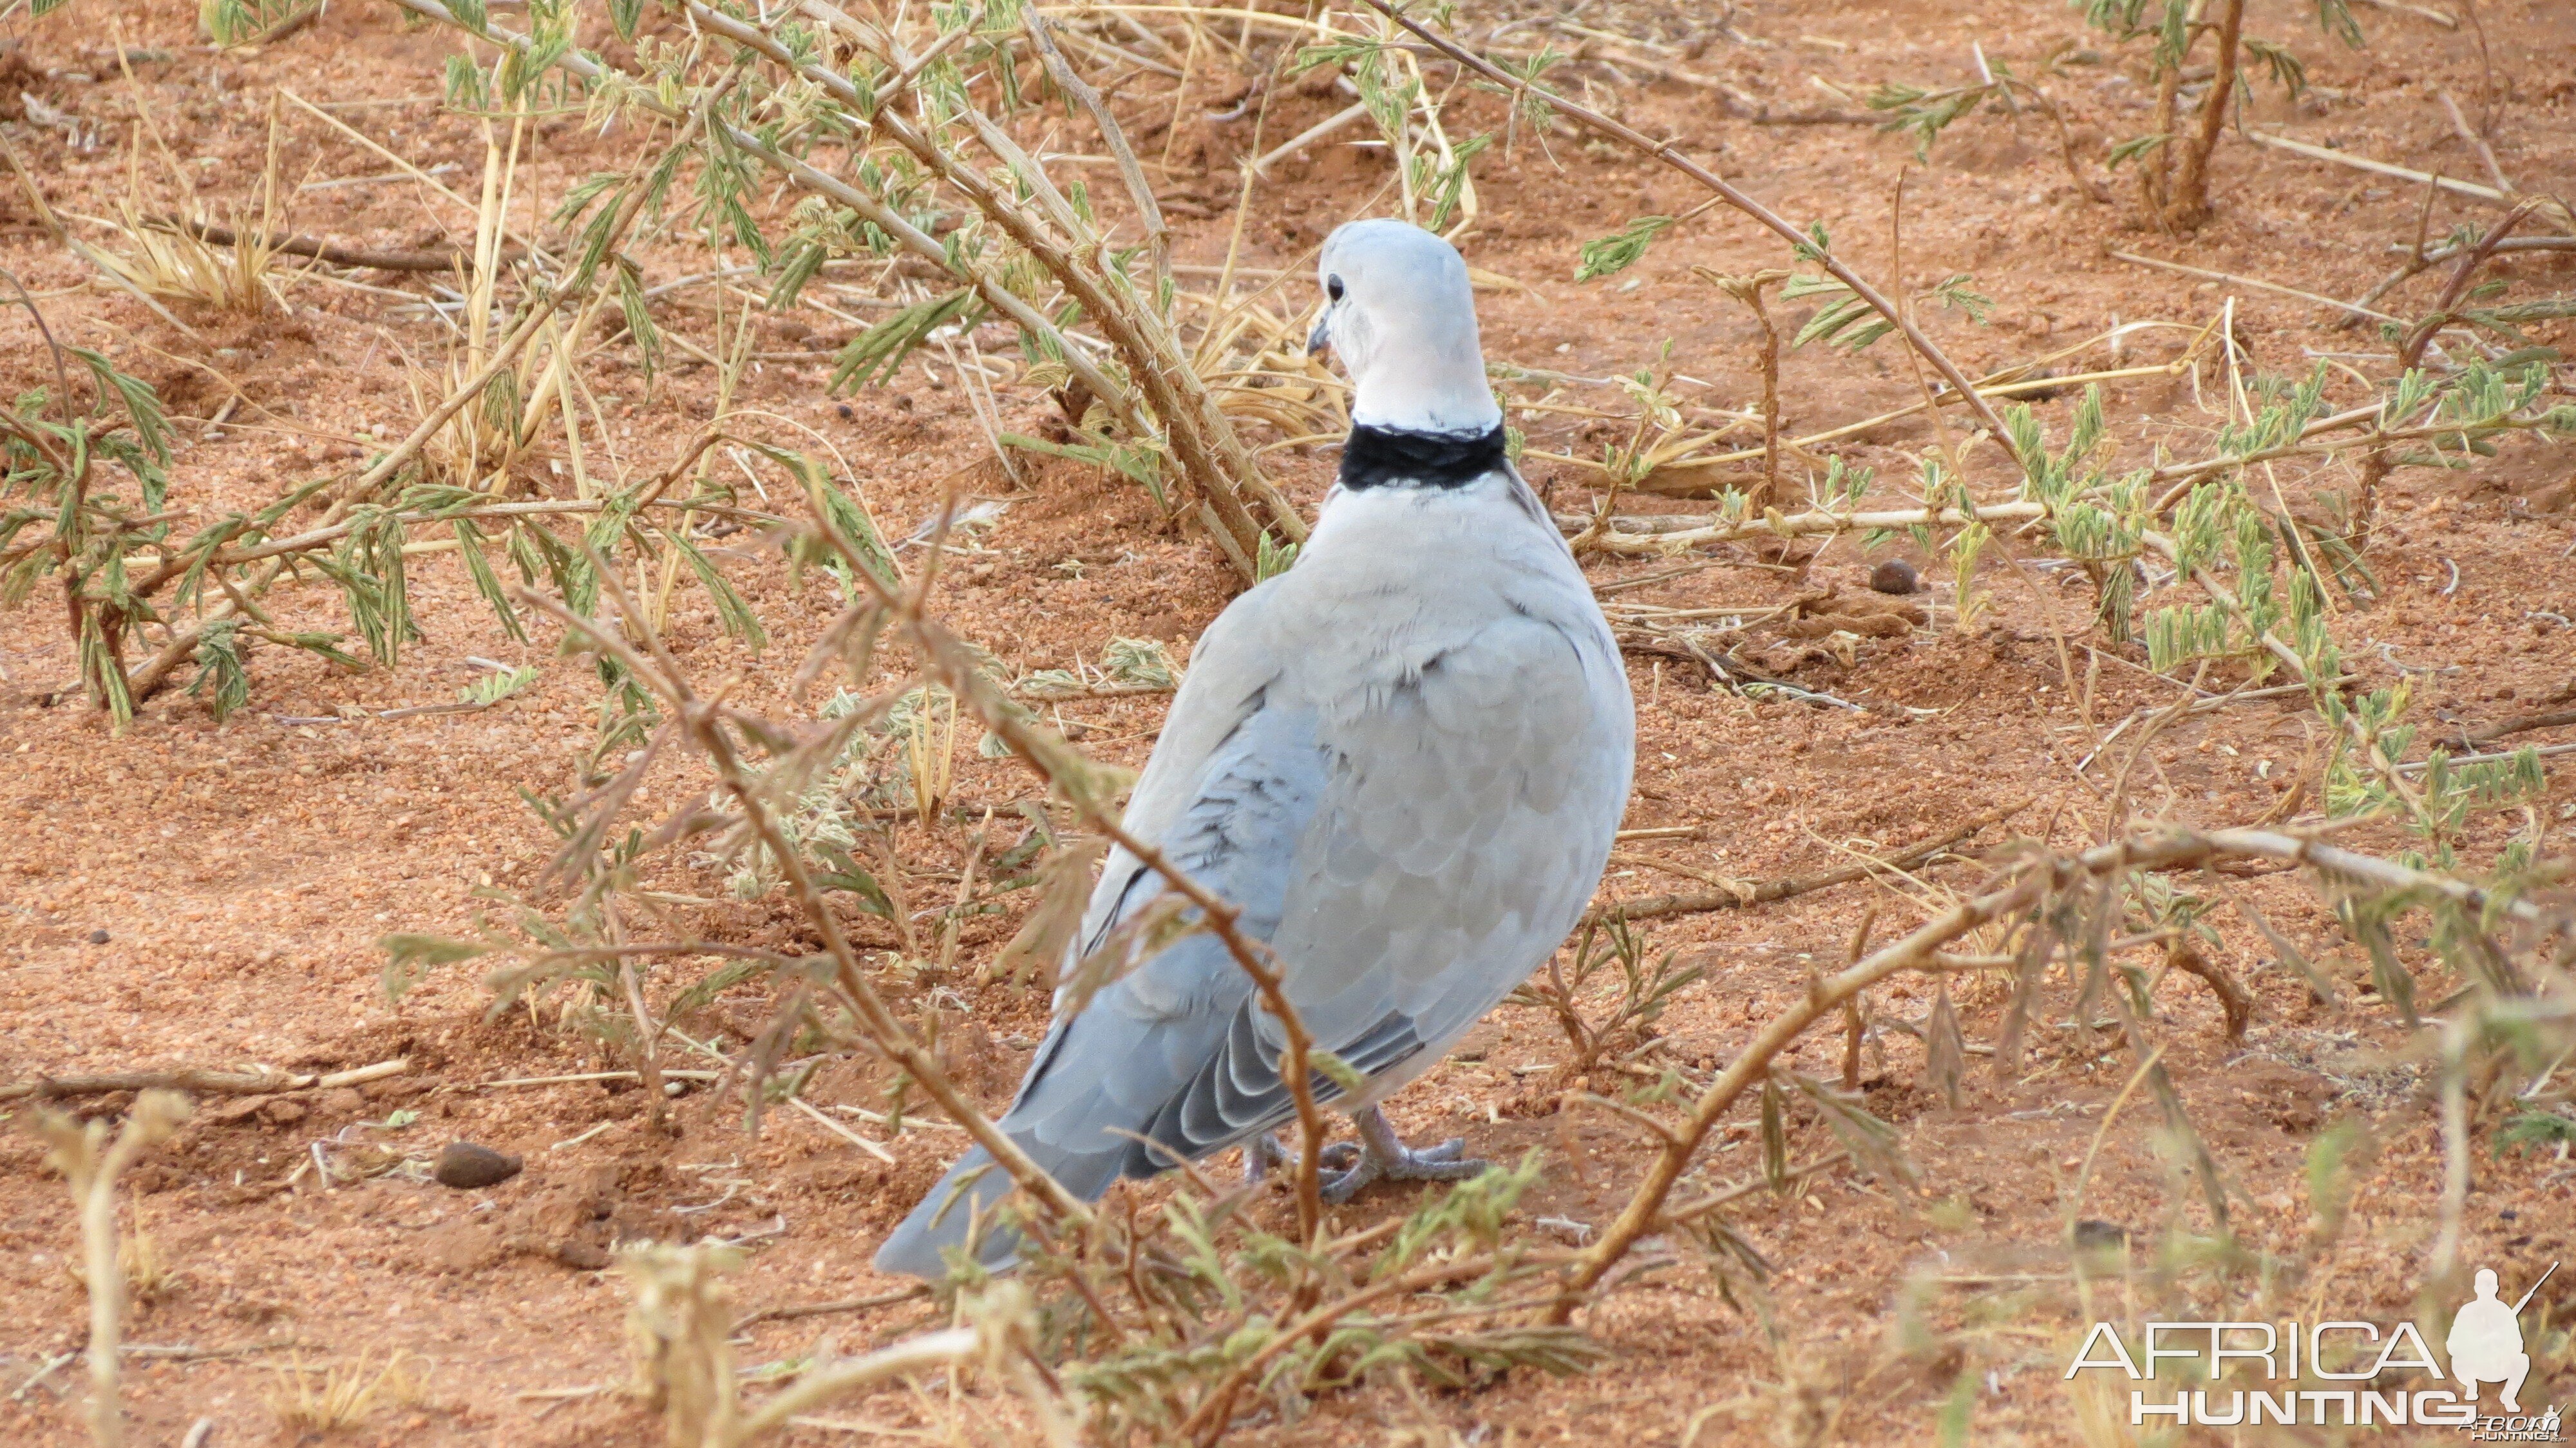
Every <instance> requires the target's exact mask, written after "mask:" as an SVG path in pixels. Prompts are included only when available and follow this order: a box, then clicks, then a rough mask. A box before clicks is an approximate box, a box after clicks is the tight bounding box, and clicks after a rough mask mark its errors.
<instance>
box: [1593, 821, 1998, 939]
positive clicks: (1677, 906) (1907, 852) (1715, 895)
mask: <svg viewBox="0 0 2576 1448" xmlns="http://www.w3.org/2000/svg"><path fill="white" fill-rule="evenodd" d="M2030 806H2031V801H2030V800H2027V799H2025V800H2023V801H2022V802H2021V803H2019V804H2010V805H2004V806H2002V807H2000V808H1997V809H1990V810H1987V811H1986V812H1985V813H1983V814H1981V815H1978V816H1976V817H1975V818H1973V819H1970V820H1968V821H1966V822H1965V823H1963V824H1960V825H1957V826H1955V827H1953V828H1951V829H1949V830H1946V831H1944V832H1942V834H1941V835H1940V836H1938V837H1937V838H1934V839H1929V840H1925V841H1923V842H1921V843H1919V844H1915V845H1909V846H1907V847H1906V848H1905V849H1903V850H1900V851H1898V852H1897V853H1895V854H1893V855H1890V856H1888V857H1887V858H1886V859H1885V860H1872V861H1870V862H1869V863H1867V864H1860V865H1849V866H1845V867H1844V868H1842V869H1839V870H1828V871H1826V872H1825V873H1823V874H1821V875H1804V876H1796V877H1792V878H1789V879H1785V880H1768V881H1765V882H1763V883H1762V884H1759V885H1756V884H1753V883H1751V882H1749V881H1748V882H1746V883H1745V884H1744V885H1742V886H1741V887H1738V888H1734V889H1725V890H1710V891H1704V892H1702V893H1699V894H1695V895H1657V896H1653V897H1651V898H1648V899H1644V900H1632V901H1628V902H1626V903H1624V904H1610V905H1596V906H1594V907H1593V908H1592V909H1591V910H1590V911H1589V912H1587V913H1586V914H1585V915H1584V917H1583V918H1584V923H1586V924H1590V923H1593V922H1595V921H1599V920H1654V919H1659V918H1661V917H1663V916H1667V915H1697V914H1700V913H1703V912H1705V911H1710V910H1742V909H1746V908H1749V907H1751V906H1755V905H1768V904H1770V903H1771V902H1773V901H1775V900H1786V899H1789V898H1790V897H1791V896H1795V895H1806V894H1810V893H1813V892H1814V891H1817V890H1823V889H1828V888H1830V887H1832V886H1835V885H1847V884H1850V883H1851V882H1852V881H1854V880H1865V879H1867V878H1869V877H1870V876H1871V875H1874V874H1877V873H1879V872H1881V871H1883V870H1910V869H1912V868H1914V867H1915V866H1916V865H1919V864H1921V863H1923V862H1924V861H1925V860H1928V859H1930V858H1932V857H1933V856H1934V855H1937V854H1939V853H1941V852H1942V851H1943V850H1946V849H1949V848H1950V847H1951V846H1953V845H1956V844H1958V843H1959V842H1960V841H1962V840H1965V839H1967V838H1968V837H1969V836H1971V835H1974V834H1976V833H1977V832H1978V831H1980V830H1983V829H1986V828H1987V827H1988V826H1991V825H1996V824H2000V823H2002V822H2003V821H2005V820H2008V819H2011V818H2012V817H2013V816H2014V815H2017V814H2019V813H2021V812H2022V811H2023V810H2026V809H2028V808H2030Z"/></svg>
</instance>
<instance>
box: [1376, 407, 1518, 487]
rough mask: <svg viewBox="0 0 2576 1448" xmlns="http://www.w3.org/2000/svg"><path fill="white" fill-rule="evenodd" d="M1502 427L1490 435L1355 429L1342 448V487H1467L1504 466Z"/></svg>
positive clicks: (1403, 429)
mask: <svg viewBox="0 0 2576 1448" xmlns="http://www.w3.org/2000/svg"><path fill="white" fill-rule="evenodd" d="M1505 459H1506V455H1505V453H1504V451H1503V425H1502V424H1501V423H1499V422H1498V423H1495V424H1494V427H1493V430H1492V431H1491V432H1416V431H1413V430H1411V429H1408V428H1389V427H1371V426H1369V425H1368V424H1366V423H1361V424H1358V425H1357V426H1354V427H1353V428H1352V429H1351V436H1350V440H1349V441H1348V442H1345V443H1344V444H1343V445H1342V473H1341V484H1342V486H1343V487H1345V488H1350V489H1353V490H1358V489H1363V488H1442V489H1447V488H1463V487H1465V486H1467V485H1468V484H1469V483H1472V482H1474V481H1475V480H1476V479H1478V478H1481V477H1483V476H1484V475H1486V474H1487V473H1490V472H1496V471H1499V470H1500V469H1501V468H1503V467H1504V466H1505Z"/></svg>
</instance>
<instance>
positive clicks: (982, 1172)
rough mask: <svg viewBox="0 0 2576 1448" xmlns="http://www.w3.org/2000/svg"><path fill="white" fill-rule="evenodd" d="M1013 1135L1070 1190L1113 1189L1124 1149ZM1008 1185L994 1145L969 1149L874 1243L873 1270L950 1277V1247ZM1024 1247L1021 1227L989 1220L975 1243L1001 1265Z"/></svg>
mask: <svg viewBox="0 0 2576 1448" xmlns="http://www.w3.org/2000/svg"><path fill="white" fill-rule="evenodd" d="M1012 1140H1013V1141H1015V1142H1016V1143H1017V1144H1018V1145H1019V1147H1020V1149H1021V1150H1022V1151H1025V1152H1027V1153H1028V1154H1029V1156H1030V1158H1031V1159H1032V1160H1034V1161H1035V1162H1036V1163H1037V1164H1038V1165H1039V1166H1041V1167H1044V1168H1046V1171H1047V1174H1048V1175H1049V1176H1052V1177H1054V1178H1055V1179H1056V1181H1058V1182H1059V1183H1061V1184H1062V1185H1063V1187H1064V1189H1065V1190H1066V1191H1069V1192H1071V1193H1073V1194H1074V1195H1075V1196H1077V1197H1080V1198H1081V1199H1082V1200H1084V1201H1086V1202H1088V1201H1097V1200H1098V1199H1099V1197H1100V1194H1101V1193H1103V1192H1105V1191H1107V1190H1109V1184H1110V1183H1111V1182H1114V1181H1116V1180H1117V1179H1118V1172H1119V1168H1120V1165H1121V1164H1122V1162H1123V1161H1124V1160H1125V1157H1126V1153H1125V1152H1124V1151H1123V1150H1116V1151H1107V1152H1081V1153H1077V1152H1066V1151H1057V1150H1051V1149H1049V1148H1047V1147H1045V1146H1044V1145H1042V1144H1040V1143H1039V1142H1038V1141H1037V1140H1036V1139H1035V1138H1033V1137H1023V1136H1019V1135H1017V1134H1014V1135H1013V1137H1012ZM1010 1192H1011V1175H1010V1173H1009V1172H1006V1171H1004V1170H1002V1169H1001V1167H1000V1166H999V1165H997V1164H995V1162H994V1161H993V1157H992V1154H991V1153H990V1152H987V1151H986V1150H984V1148H982V1147H980V1146H979V1147H976V1148H975V1149H974V1150H972V1151H969V1152H967V1153H966V1154H965V1155H964V1156H963V1157H960V1158H958V1161H957V1164H956V1165H955V1166H952V1167H950V1168H949V1169H948V1174H947V1175H946V1176H943V1177H941V1178H940V1179H939V1185H937V1186H935V1187H932V1188H931V1189H930V1194H929V1195H928V1196H925V1197H923V1198H922V1199H921V1204H920V1205H919V1206H916V1207H914V1208H913V1209H912V1215H910V1216H908V1217H905V1218H904V1219H903V1221H902V1223H901V1224H900V1225H898V1226H897V1227H896V1228H895V1229H894V1232H893V1233H892V1234H891V1235H889V1236H888V1237H887V1238H886V1240H885V1245H883V1246H881V1247H879V1248H877V1255H876V1259H875V1265H876V1269H877V1270H878V1271H879V1272H887V1273H901V1274H903V1275H906V1276H911V1277H921V1278H927V1279H929V1280H931V1281H937V1280H938V1279H940V1278H942V1277H945V1276H947V1275H948V1261H947V1257H946V1255H945V1254H946V1253H947V1252H948V1251H949V1250H951V1249H956V1248H962V1247H964V1246H965V1245H966V1237H967V1234H968V1233H969V1232H970V1231H972V1230H973V1229H974V1228H975V1226H976V1225H977V1224H978V1223H988V1222H989V1221H990V1220H991V1218H992V1215H993V1208H994V1206H995V1205H996V1204H997V1203H999V1202H1000V1201H1001V1200H1002V1198H1004V1197H1006V1196H1008V1195H1010ZM1019 1250H1020V1234H1019V1233H1017V1232H1015V1231H1012V1230H1011V1229H1009V1228H1007V1227H988V1228H987V1229H986V1231H985V1232H984V1234H983V1237H982V1239H981V1240H980V1241H979V1242H978V1243H977V1244H976V1254H975V1255H976V1260H977V1261H979V1262H981V1263H982V1264H983V1265H984V1266H985V1267H987V1268H992V1269H996V1270H998V1269H1000V1268H1003V1267H1006V1266H1008V1265H1010V1264H1011V1262H1012V1261H1014V1260H1015V1259H1016V1258H1017V1257H1018V1256H1019Z"/></svg>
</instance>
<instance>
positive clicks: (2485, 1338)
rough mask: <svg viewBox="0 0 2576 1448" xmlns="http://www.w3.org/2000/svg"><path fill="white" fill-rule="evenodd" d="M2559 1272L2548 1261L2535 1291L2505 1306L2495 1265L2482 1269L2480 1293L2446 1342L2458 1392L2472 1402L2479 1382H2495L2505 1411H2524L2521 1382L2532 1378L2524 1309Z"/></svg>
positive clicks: (2454, 1321) (2457, 1320) (2453, 1324)
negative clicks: (2524, 1343)
mask: <svg viewBox="0 0 2576 1448" xmlns="http://www.w3.org/2000/svg"><path fill="white" fill-rule="evenodd" d="M2557 1271H2558V1264H2557V1263H2555V1262H2552V1263H2550V1264H2549V1271H2547V1272H2543V1273H2541V1274H2540V1282H2535V1283H2533V1284H2531V1292H2526V1293H2524V1294H2522V1300H2521V1301H2520V1302H2517V1303H2515V1304H2514V1305H2513V1306H2511V1307H2507V1306H2505V1305H2504V1303H2503V1302H2502V1301H2501V1300H2500V1299H2498V1298H2497V1296H2496V1275H2495V1272H2494V1271H2493V1269H2491V1268H2486V1267H2481V1268H2479V1269H2478V1295H2477V1296H2476V1297H2474V1298H2472V1299H2470V1300H2469V1301H2468V1302H2467V1303H2466V1304H2464V1305H2462V1307H2461V1308H2460V1311H2459V1315H2458V1316H2456V1317H2454V1318H2452V1319H2451V1335H2450V1336H2449V1337H2447V1338H2445V1339H2443V1341H2442V1346H2444V1347H2446V1348H2448V1349H2450V1352H2451V1376H2453V1377H2455V1378H2458V1379H2459V1380H2460V1391H2461V1392H2462V1393H2463V1394H2465V1395H2466V1396H2467V1397H2468V1398H2469V1399H2470V1400H2471V1401H2473V1402H2474V1401H2475V1400H2476V1399H2477V1396H2478V1386H2479V1384H2481V1383H2494V1384H2496V1385H2497V1387H2498V1388H2500V1389H2501V1390H2502V1391H2501V1392H2499V1393H2498V1394H2497V1396H2498V1397H2499V1398H2501V1399H2502V1400H2503V1401H2504V1410H2505V1411H2506V1412H2508V1413H2519V1412H2521V1411H2522V1399H2521V1397H2520V1396H2519V1395H2520V1394H2521V1392H2522V1380H2523V1379H2524V1378H2527V1377H2529V1376H2531V1354H2529V1353H2527V1352H2524V1351H2523V1350H2522V1322H2521V1318H2522V1309H2523V1308H2524V1307H2526V1306H2528V1305H2529V1304H2530V1302H2531V1298H2532V1293H2536V1292H2538V1291H2539V1290H2540V1286H2541V1283H2542V1282H2547V1281H2548V1280H2549V1279H2550V1277H2551V1275H2552V1274H2554V1273H2556V1272H2557Z"/></svg>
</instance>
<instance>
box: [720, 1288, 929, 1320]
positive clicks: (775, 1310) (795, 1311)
mask: <svg viewBox="0 0 2576 1448" xmlns="http://www.w3.org/2000/svg"><path fill="white" fill-rule="evenodd" d="M929 1295H930V1284H928V1283H926V1282H923V1283H915V1284H914V1285H912V1286H910V1287H906V1288H902V1289H900V1290H898V1291H894V1292H880V1293H878V1294H877V1295H876V1296H874V1297H845V1298H842V1299H841V1300H839V1301H837V1302H798V1303H791V1304H789V1305H788V1306H785V1307H764V1308H762V1309H761V1310H759V1311H758V1312H754V1313H751V1314H749V1315H748V1316H744V1317H738V1318H736V1319H734V1324H733V1330H734V1331H736V1332H740V1331H742V1330H743V1329H744V1328H746V1327H750V1326H753V1325H754V1324H756V1323H763V1322H793V1321H795V1320H796V1319H798V1318H802V1317H825V1316H829V1315H832V1314H835V1313H843V1312H865V1311H867V1310H868V1309H870V1308H872V1307H892V1306H893V1305H894V1304H896V1303H898V1302H910V1301H912V1300H913V1299H914V1298H917V1297H927V1296H929Z"/></svg>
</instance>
